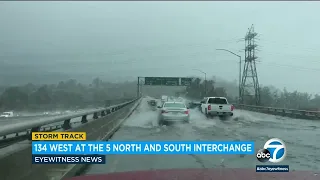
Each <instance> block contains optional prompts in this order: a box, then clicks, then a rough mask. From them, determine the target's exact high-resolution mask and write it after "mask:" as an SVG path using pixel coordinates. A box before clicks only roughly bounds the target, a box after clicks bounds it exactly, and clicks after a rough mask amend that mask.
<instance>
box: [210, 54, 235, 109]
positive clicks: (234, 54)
mask: <svg viewBox="0 0 320 180" xmlns="http://www.w3.org/2000/svg"><path fill="white" fill-rule="evenodd" d="M216 50H217V51H227V52H229V53H231V54H233V55H235V56H238V57H239V104H240V102H241V99H240V98H241V56H240V55H238V54H236V53H234V52H232V51H229V50H227V49H216Z"/></svg>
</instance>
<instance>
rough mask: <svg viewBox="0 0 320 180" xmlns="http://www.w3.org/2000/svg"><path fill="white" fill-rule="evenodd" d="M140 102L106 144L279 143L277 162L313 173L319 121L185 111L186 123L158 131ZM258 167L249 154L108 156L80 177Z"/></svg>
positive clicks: (318, 166)
mask: <svg viewBox="0 0 320 180" xmlns="http://www.w3.org/2000/svg"><path fill="white" fill-rule="evenodd" d="M147 100H149V99H148V98H144V99H143V100H142V102H141V105H140V106H139V107H138V109H137V110H136V111H135V112H134V113H133V114H132V116H131V117H129V119H128V120H127V121H126V122H125V123H124V124H123V126H122V127H121V128H120V129H119V130H118V131H117V132H116V133H115V134H114V136H113V137H112V139H111V141H165V140H175V141H184V140H189V141H196V140H209V141H210V140H211V141H218V140H220V141H221V140H222V141H223V140H226V141H228V140H229V141H234V140H243V141H252V140H253V141H255V150H258V149H261V148H262V147H263V145H264V143H265V142H266V141H267V140H268V139H270V138H274V137H276V138H280V139H282V140H283V141H284V142H285V143H286V146H287V157H286V159H285V160H284V161H283V162H281V164H283V165H289V166H290V171H292V170H314V171H316V170H319V169H320V163H318V162H320V158H319V157H318V156H317V153H318V152H319V149H320V141H319V139H320V131H319V129H320V122H318V121H310V120H299V119H290V118H286V117H277V116H272V115H266V114H261V113H255V112H248V111H242V110H236V111H235V115H234V117H233V118H231V119H229V120H225V121H223V120H220V119H218V118H217V119H216V118H214V119H207V118H206V117H205V116H204V115H203V114H201V113H200V112H198V111H197V110H195V109H192V110H190V123H189V124H174V125H169V126H162V127H159V125H158V122H157V111H156V109H154V108H151V107H149V105H148V103H147ZM258 164H261V163H259V162H258V161H257V159H256V157H255V156H254V155H245V156H240V155H192V154H190V155H108V156H107V163H106V164H104V165H92V166H90V167H89V168H88V169H87V171H86V172H85V174H101V173H111V172H125V171H137V170H152V169H171V168H217V167H220V168H221V167H223V168H228V167H230V168H252V169H254V168H255V166H256V165H258Z"/></svg>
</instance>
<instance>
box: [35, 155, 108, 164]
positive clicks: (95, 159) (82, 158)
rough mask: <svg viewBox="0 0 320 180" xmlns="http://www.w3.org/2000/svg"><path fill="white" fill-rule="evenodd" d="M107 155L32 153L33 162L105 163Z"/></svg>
mask: <svg viewBox="0 0 320 180" xmlns="http://www.w3.org/2000/svg"><path fill="white" fill-rule="evenodd" d="M105 163H106V156H105V155H59V154H55V155H52V154H51V155H48V154H46V155H34V154H33V155H32V164H105Z"/></svg>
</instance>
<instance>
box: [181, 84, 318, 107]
mask: <svg viewBox="0 0 320 180" xmlns="http://www.w3.org/2000/svg"><path fill="white" fill-rule="evenodd" d="M181 93H183V94H186V96H187V97H188V98H190V99H196V100H199V99H201V98H203V97H204V96H205V82H204V81H203V80H201V79H200V78H196V79H195V80H194V81H193V83H192V84H191V86H190V87H187V88H186V91H184V92H181ZM207 96H224V97H227V98H228V99H229V101H230V102H232V103H236V102H237V99H238V97H237V96H238V87H237V82H232V83H230V82H221V81H220V82H216V81H215V80H207ZM260 98H261V102H260V103H261V104H260V105H261V106H269V107H279V108H288V109H303V110H320V96H319V95H311V94H309V93H305V92H298V91H294V92H288V91H287V90H286V89H283V90H280V89H277V88H275V87H272V86H261V87H260ZM244 104H248V105H255V101H254V100H253V99H250V97H249V98H247V99H245V101H244Z"/></svg>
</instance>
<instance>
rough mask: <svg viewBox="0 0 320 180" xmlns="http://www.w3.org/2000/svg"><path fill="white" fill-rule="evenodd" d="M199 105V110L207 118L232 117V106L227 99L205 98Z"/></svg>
mask: <svg viewBox="0 0 320 180" xmlns="http://www.w3.org/2000/svg"><path fill="white" fill-rule="evenodd" d="M200 103H201V108H200V110H201V112H202V113H204V114H205V115H206V116H207V117H210V116H219V117H227V116H233V109H234V106H233V105H232V104H229V103H228V100H227V98H225V97H205V98H204V99H203V100H202V101H201V102H200Z"/></svg>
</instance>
